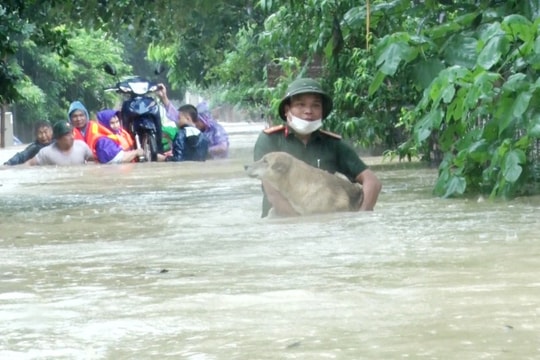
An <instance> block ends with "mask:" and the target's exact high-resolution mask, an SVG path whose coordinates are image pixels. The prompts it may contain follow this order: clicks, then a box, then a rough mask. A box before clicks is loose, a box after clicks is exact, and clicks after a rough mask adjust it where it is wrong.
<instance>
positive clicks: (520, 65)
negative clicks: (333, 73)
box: [370, 2, 540, 197]
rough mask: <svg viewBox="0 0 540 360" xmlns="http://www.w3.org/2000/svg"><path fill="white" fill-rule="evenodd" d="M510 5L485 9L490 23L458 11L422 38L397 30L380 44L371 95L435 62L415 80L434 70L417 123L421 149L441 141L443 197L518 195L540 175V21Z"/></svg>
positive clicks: (438, 190) (416, 136)
mask: <svg viewBox="0 0 540 360" xmlns="http://www.w3.org/2000/svg"><path fill="white" fill-rule="evenodd" d="M528 3H532V2H528ZM511 5H512V4H508V3H507V4H505V5H503V6H501V7H497V8H486V9H483V11H484V14H488V16H489V17H488V18H489V20H490V21H489V22H487V23H481V22H480V23H478V21H476V19H478V17H479V16H480V12H476V11H474V12H472V13H463V14H459V15H458V16H456V17H455V20H454V21H452V22H449V23H445V24H441V25H438V26H434V27H432V28H429V29H426V30H425V31H424V33H423V34H422V36H423V37H424V38H425V40H424V41H422V42H421V43H418V42H414V41H413V36H412V35H410V34H409V33H399V34H391V35H388V36H386V37H385V38H384V39H383V40H382V41H381V42H380V43H379V44H378V48H377V54H378V57H377V65H378V73H377V75H376V78H377V81H376V82H374V83H373V84H372V87H371V88H370V93H375V92H377V91H378V90H379V89H380V85H381V84H382V83H383V82H384V81H385V79H386V78H387V76H395V74H396V73H397V71H398V70H399V69H403V68H410V67H414V66H417V64H419V63H425V62H426V61H431V62H432V64H435V65H436V66H434V67H433V69H431V67H428V68H427V71H428V72H431V74H430V76H425V75H426V74H424V78H423V79H420V78H419V79H418V80H417V84H418V85H419V86H421V84H426V83H427V82H428V80H429V77H431V76H432V81H431V82H430V83H429V85H428V86H427V87H425V90H424V91H423V97H422V99H421V100H420V102H419V103H418V104H417V106H416V108H415V109H414V113H415V114H416V116H417V120H416V122H415V123H414V124H411V125H413V127H412V129H413V133H414V136H413V139H414V142H415V144H416V146H417V147H418V148H424V149H427V151H433V146H436V147H437V149H439V150H440V151H442V153H444V158H443V161H442V162H441V164H440V166H439V178H438V180H437V183H436V185H435V189H434V192H435V194H437V195H440V196H443V197H449V196H459V195H463V194H465V193H468V192H469V193H478V192H480V193H489V194H490V195H491V196H492V197H496V196H497V197H498V196H501V197H512V196H516V195H519V194H523V193H525V192H526V191H527V189H528V186H527V184H529V183H531V181H533V180H534V179H533V174H534V169H535V168H536V167H537V162H538V161H540V159H538V158H537V157H536V158H535V157H533V156H532V154H533V150H535V151H537V149H535V148H533V145H534V144H536V139H538V134H539V133H538V119H540V113H539V107H538V105H539V97H538V95H539V94H540V93H539V91H538V90H539V88H538V84H539V82H538V81H537V80H536V78H537V76H536V71H537V69H538V68H539V66H540V57H539V55H540V52H539V51H538V50H539V47H538V43H539V41H540V33H539V31H538V29H539V27H538V25H539V23H540V21H539V20H536V21H535V22H532V21H531V20H529V19H528V18H527V17H526V16H523V15H520V14H517V13H509V14H508V13H507V11H508V10H514V9H513V8H512V7H511ZM485 18H486V16H484V19H485ZM443 39H444V40H443ZM426 45H427V47H426ZM441 66H442V67H444V69H442V70H440V71H439V70H438V69H439V68H440V67H441ZM433 139H435V143H433V142H432V141H433Z"/></svg>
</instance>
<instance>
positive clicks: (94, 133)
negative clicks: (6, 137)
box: [4, 84, 229, 166]
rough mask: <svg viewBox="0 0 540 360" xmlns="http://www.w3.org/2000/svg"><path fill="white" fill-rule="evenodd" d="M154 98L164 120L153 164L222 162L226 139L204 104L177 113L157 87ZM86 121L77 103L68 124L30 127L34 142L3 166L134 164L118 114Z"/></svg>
mask: <svg viewBox="0 0 540 360" xmlns="http://www.w3.org/2000/svg"><path fill="white" fill-rule="evenodd" d="M159 89H160V90H159V91H158V92H157V95H158V97H159V98H160V100H161V104H162V105H163V108H164V111H163V112H162V113H163V114H164V115H165V116H164V118H163V119H162V128H161V129H162V130H163V134H164V136H163V143H164V144H163V145H164V146H163V148H165V149H167V151H164V152H163V153H160V154H158V159H157V160H158V161H205V160H207V159H212V158H226V157H227V156H228V151H229V138H228V134H227V132H226V131H225V129H224V128H223V127H222V126H221V125H220V124H219V123H218V122H217V121H215V120H214V119H213V117H212V115H211V113H210V109H209V108H208V104H207V103H206V102H202V103H200V104H198V105H197V106H194V105H191V104H186V105H182V106H180V107H179V108H178V109H176V108H175V107H174V106H173V104H172V103H171V101H170V100H169V99H168V97H167V90H166V88H165V86H163V84H160V86H159ZM96 118H97V121H93V120H91V119H90V115H89V112H88V110H87V109H86V107H85V106H84V105H83V104H82V103H81V102H80V101H74V102H72V103H71V104H70V107H69V110H68V116H67V120H61V121H58V122H56V123H55V124H54V125H52V124H51V123H49V122H48V121H38V122H37V123H36V124H35V128H34V130H35V136H36V139H35V140H34V141H33V142H32V143H31V144H29V145H28V146H27V147H26V148H25V149H24V150H23V151H21V152H18V153H17V154H15V155H14V156H13V157H12V158H10V159H9V160H8V161H6V162H5V163H4V165H6V166H12V165H19V164H27V165H77V164H84V163H86V162H88V161H94V162H99V163H102V164H118V163H128V162H135V161H138V159H139V157H140V156H142V155H143V150H142V149H140V148H137V147H136V146H135V141H134V137H133V136H132V134H130V133H129V132H128V131H127V130H126V129H124V127H123V126H122V116H121V111H120V110H114V109H104V110H101V111H99V112H97V114H96Z"/></svg>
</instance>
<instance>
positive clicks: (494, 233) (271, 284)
mask: <svg viewBox="0 0 540 360" xmlns="http://www.w3.org/2000/svg"><path fill="white" fill-rule="evenodd" d="M255 136H256V132H249V131H247V132H244V131H242V132H240V131H239V132H238V133H237V134H233V135H232V141H233V144H236V148H235V149H233V156H232V158H231V159H229V160H226V161H213V162H207V163H205V164H199V163H195V164H191V163H181V164H169V163H167V164H161V163H160V164H128V165H121V166H99V165H89V166H81V167H75V168H52V167H51V168H14V169H10V170H5V171H0V183H1V184H2V186H1V187H0V254H1V255H0V256H1V261H0V333H1V334H2V336H1V340H0V358H2V359H4V358H5V359H45V358H47V359H51V358H62V359H133V358H135V359H167V358H170V359H196V360H200V359H400V358H411V359H494V358H497V359H499V358H501V359H536V358H539V357H540V350H539V346H538V335H537V334H538V333H539V330H540V325H538V324H539V322H538V317H539V313H540V308H539V306H538V298H539V296H540V281H539V280H538V275H537V269H538V260H537V258H538V255H539V254H538V253H539V251H538V246H537V244H536V228H537V225H536V224H537V218H538V210H539V208H540V201H539V198H523V199H517V200H514V201H511V202H490V201H484V202H476V201H472V200H442V199H438V198H433V197H432V196H431V188H432V184H433V181H434V179H435V175H436V174H435V172H434V171H433V170H428V169H406V168H395V169H385V170H380V171H378V175H379V176H380V177H381V179H382V180H383V184H384V189H383V193H382V195H381V197H380V200H379V204H378V206H377V209H376V211H375V212H373V213H351V214H330V215H324V216H314V217H307V218H302V219H273V220H263V219H260V218H259V215H260V201H261V198H260V186H259V184H258V183H257V182H256V181H255V180H253V179H249V178H247V177H246V176H245V175H244V173H243V164H245V163H248V162H249V161H250V160H251V153H250V149H251V146H252V144H253V141H254V139H255ZM235 140H238V141H237V142H235ZM2 160H3V159H2Z"/></svg>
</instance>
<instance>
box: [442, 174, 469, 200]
mask: <svg viewBox="0 0 540 360" xmlns="http://www.w3.org/2000/svg"><path fill="white" fill-rule="evenodd" d="M466 189H467V180H466V179H465V178H464V177H463V176H457V175H453V176H452V177H451V178H450V181H449V182H448V183H447V186H446V193H445V194H444V196H443V197H445V198H447V197H450V196H453V195H463V194H464V193H465V190H466Z"/></svg>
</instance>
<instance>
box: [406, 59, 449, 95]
mask: <svg viewBox="0 0 540 360" xmlns="http://www.w3.org/2000/svg"><path fill="white" fill-rule="evenodd" d="M444 68H445V66H444V64H443V63H442V61H441V60H439V59H436V58H431V59H427V60H420V61H419V62H417V63H416V64H415V65H414V66H413V73H412V75H413V81H414V83H415V84H416V86H417V87H418V88H419V89H422V90H423V89H426V88H427V87H428V86H429V84H431V82H432V81H433V79H435V78H436V77H437V75H438V74H439V73H440V72H441V70H443V69H444Z"/></svg>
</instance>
